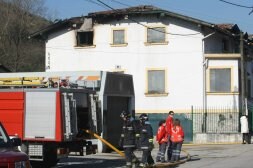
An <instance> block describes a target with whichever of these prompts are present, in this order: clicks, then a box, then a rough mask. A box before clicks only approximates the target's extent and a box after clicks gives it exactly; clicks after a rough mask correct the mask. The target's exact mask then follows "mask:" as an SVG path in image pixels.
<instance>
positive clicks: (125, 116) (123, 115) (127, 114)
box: [120, 111, 131, 118]
mask: <svg viewBox="0 0 253 168" xmlns="http://www.w3.org/2000/svg"><path fill="white" fill-rule="evenodd" d="M120 117H121V118H130V117H131V115H130V113H128V112H126V111H122V113H121V114H120Z"/></svg>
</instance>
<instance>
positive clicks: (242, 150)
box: [54, 144, 253, 168]
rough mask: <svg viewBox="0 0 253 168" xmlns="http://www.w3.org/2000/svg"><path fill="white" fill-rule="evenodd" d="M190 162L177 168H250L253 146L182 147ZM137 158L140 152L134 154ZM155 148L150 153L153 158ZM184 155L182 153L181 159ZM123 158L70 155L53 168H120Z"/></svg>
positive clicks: (108, 155) (105, 155) (106, 154)
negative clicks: (189, 157)
mask: <svg viewBox="0 0 253 168" xmlns="http://www.w3.org/2000/svg"><path fill="white" fill-rule="evenodd" d="M183 149H184V150H185V151H186V152H187V153H189V154H190V155H191V160H190V161H188V162H186V163H183V164H180V165H178V166H177V167H178V168H251V167H253V145H247V144H245V145H242V144H234V145H184V146H183ZM135 153H136V155H137V156H138V157H140V156H141V152H139V151H137V152H135ZM156 153H157V148H155V149H154V150H153V151H152V156H153V158H155V156H156ZM185 156H186V153H185V152H182V157H185ZM124 164H125V161H124V158H122V157H121V156H120V155H118V154H117V153H103V154H95V155H86V156H76V155H72V156H70V157H69V158H67V159H62V160H61V161H60V162H59V163H58V164H57V166H55V167H54V168H86V167H87V168H121V167H123V166H124Z"/></svg>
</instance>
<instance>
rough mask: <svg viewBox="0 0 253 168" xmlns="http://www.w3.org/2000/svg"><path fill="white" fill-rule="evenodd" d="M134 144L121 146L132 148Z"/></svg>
mask: <svg viewBox="0 0 253 168" xmlns="http://www.w3.org/2000/svg"><path fill="white" fill-rule="evenodd" d="M133 147H135V145H123V148H133Z"/></svg>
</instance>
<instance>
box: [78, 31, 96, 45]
mask: <svg viewBox="0 0 253 168" xmlns="http://www.w3.org/2000/svg"><path fill="white" fill-rule="evenodd" d="M91 45H93V31H90V32H77V46H91Z"/></svg>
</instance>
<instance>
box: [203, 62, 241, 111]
mask: <svg viewBox="0 0 253 168" xmlns="http://www.w3.org/2000/svg"><path fill="white" fill-rule="evenodd" d="M238 64H239V61H238V60H236V59H235V60H209V62H208V67H209V68H221V67H224V68H231V70H232V72H231V74H232V76H231V82H232V85H231V87H232V88H231V89H232V92H233V93H228V94H208V93H207V102H208V103H207V106H208V107H223V108H228V107H230V108H231V109H234V110H238V108H239V107H238V101H239V81H238V76H239V74H238ZM207 73H208V70H207ZM207 80H208V79H207ZM207 82H208V81H207Z"/></svg>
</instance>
